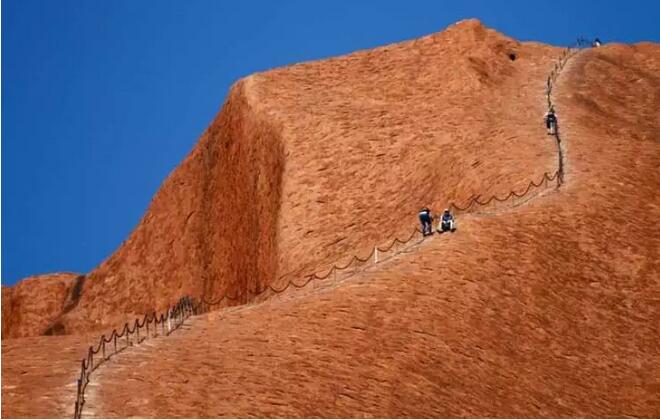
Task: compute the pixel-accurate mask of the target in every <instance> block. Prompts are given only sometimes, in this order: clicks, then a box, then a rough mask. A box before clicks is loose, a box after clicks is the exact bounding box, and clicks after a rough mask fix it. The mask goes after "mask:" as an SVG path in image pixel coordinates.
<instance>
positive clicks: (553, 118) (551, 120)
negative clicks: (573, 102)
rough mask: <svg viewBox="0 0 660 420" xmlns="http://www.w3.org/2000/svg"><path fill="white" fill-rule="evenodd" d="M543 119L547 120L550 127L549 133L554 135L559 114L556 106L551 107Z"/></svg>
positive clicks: (546, 124) (548, 127)
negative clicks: (556, 111) (556, 112)
mask: <svg viewBox="0 0 660 420" xmlns="http://www.w3.org/2000/svg"><path fill="white" fill-rule="evenodd" d="M543 119H544V120H545V126H546V128H547V129H548V134H549V135H554V134H555V133H556V132H557V114H555V107H554V106H551V107H550V109H549V110H548V112H547V113H546V114H545V116H544V117H543Z"/></svg>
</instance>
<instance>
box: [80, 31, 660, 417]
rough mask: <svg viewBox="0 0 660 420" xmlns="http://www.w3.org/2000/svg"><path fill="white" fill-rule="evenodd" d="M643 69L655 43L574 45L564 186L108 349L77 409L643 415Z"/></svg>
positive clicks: (650, 117) (562, 101)
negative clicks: (292, 292)
mask: <svg viewBox="0 0 660 420" xmlns="http://www.w3.org/2000/svg"><path fill="white" fill-rule="evenodd" d="M658 75H660V46H658V45H652V44H639V45H634V46H623V45H609V46H604V47H601V48H598V49H589V50H585V51H581V52H580V53H579V54H578V55H576V56H575V57H574V58H572V59H571V61H570V62H569V64H568V66H567V67H565V68H564V70H563V71H562V74H561V76H560V77H559V80H558V83H557V85H556V86H555V89H554V95H555V98H554V100H555V103H556V105H557V110H558V115H559V118H560V120H559V121H560V130H561V133H562V141H563V147H564V149H565V150H564V152H565V157H566V161H565V164H566V178H565V180H566V183H565V184H564V185H563V186H562V187H561V189H559V190H557V191H553V192H551V193H547V194H545V195H543V196H540V197H538V198H537V199H535V200H533V201H530V202H528V203H526V204H525V205H524V206H519V207H517V208H509V209H507V210H506V211H500V212H498V213H497V214H486V215H484V214H479V213H476V212H475V213H472V214H466V215H463V216H462V217H461V218H460V219H459V223H460V226H459V230H458V231H457V232H455V233H452V234H444V235H442V236H439V235H436V236H434V237H432V238H431V239H427V240H426V241H424V242H423V243H422V244H421V245H419V246H418V248H417V249H415V250H414V252H410V253H408V254H400V255H399V256H398V257H397V258H393V259H390V260H388V261H386V262H383V263H382V264H378V265H376V266H374V267H372V269H370V270H368V271H364V272H362V273H360V274H359V275H356V276H353V277H351V278H350V279H347V280H344V281H343V282H341V283H339V284H335V285H332V283H333V279H332V278H329V279H327V280H323V281H320V282H319V283H320V284H326V286H325V287H326V288H325V289H324V288H321V289H320V290H313V287H309V288H307V289H304V290H303V291H301V292H300V295H297V296H295V297H291V298H289V297H285V298H277V299H271V300H269V301H267V302H264V303H262V304H259V305H245V306H243V307H241V308H236V309H234V310H227V311H222V312H214V313H210V314H207V315H204V316H200V317H196V318H195V319H193V320H192V321H191V323H190V328H189V329H187V330H186V331H183V332H181V334H175V335H173V336H171V337H168V340H163V341H162V342H160V343H159V345H158V347H157V349H154V350H152V351H135V352H132V353H130V354H126V355H125V356H124V357H122V358H121V360H119V361H118V362H117V363H110V364H108V366H107V367H105V369H104V370H103V374H102V377H100V378H97V379H96V384H98V388H99V389H100V390H102V394H101V393H98V394H96V396H95V398H94V399H93V400H92V399H90V405H89V407H88V411H87V413H88V414H89V415H90V416H91V415H94V416H98V417H129V416H134V417H155V418H162V417H184V416H188V417H193V418H209V417H236V418H245V417H258V418H261V417H263V418H280V417H287V418H299V417H300V418H311V417H327V418H343V417H352V418H355V417H365V418H464V417H467V418H472V417H479V418H480V417H492V418H530V417H532V418H583V417H584V418H593V417H596V418H599V417H602V418H611V417H623V416H629V417H636V418H656V417H658V416H659V415H660V394H659V392H658V390H659V389H660V388H659V386H660V382H659V378H660V330H659V328H660V311H659V309H660V305H659V303H660V300H659V298H660V261H659V259H658V255H659V253H658V251H659V248H658V247H659V245H660V241H659V239H660V225H658V223H657V221H658V220H660V203H659V198H658V195H657V191H658V189H659V188H660V171H658V168H659V167H660V137H659V133H660V120H658V110H659V109H660V77H659V76H658ZM543 81H544V78H543V77H541V78H539V79H537V82H538V83H539V84H541V85H542V84H543ZM541 96H542V95H541ZM529 105H531V103H530V104H529ZM517 131H518V126H517V125H512V126H511V127H510V128H509V129H508V130H507V133H516V132H517ZM536 133H537V135H536V136H534V138H535V140H536V141H538V142H539V143H541V142H542V141H543V137H544V136H545V134H544V129H543V127H537V129H536ZM530 134H531V133H530ZM484 147H487V145H484ZM520 167H523V161H521V163H520ZM520 169H522V168H520ZM328 283H329V284H328ZM136 366H139V369H136V368H135V367H136ZM145 389H148V390H149V392H143V390H145ZM171 395H176V396H177V397H176V398H171V397H169V396H171ZM216 396H222V397H221V398H217V397H216Z"/></svg>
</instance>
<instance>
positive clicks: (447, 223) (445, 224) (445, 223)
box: [438, 209, 456, 233]
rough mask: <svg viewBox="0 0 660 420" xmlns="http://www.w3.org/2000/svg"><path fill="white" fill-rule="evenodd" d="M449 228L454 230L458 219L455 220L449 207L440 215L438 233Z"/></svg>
mask: <svg viewBox="0 0 660 420" xmlns="http://www.w3.org/2000/svg"><path fill="white" fill-rule="evenodd" d="M448 230H449V231H452V232H453V231H455V230H456V220H454V215H452V214H451V212H450V211H449V209H445V211H444V212H443V213H442V216H441V217H440V223H438V233H442V232H446V231H448Z"/></svg>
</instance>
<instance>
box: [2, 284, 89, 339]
mask: <svg viewBox="0 0 660 420" xmlns="http://www.w3.org/2000/svg"><path fill="white" fill-rule="evenodd" d="M83 283H84V276H79V275H77V274H74V273H55V274H47V275H42V276H34V277H29V278H27V279H24V280H22V281H21V282H20V283H18V284H17V285H16V286H14V287H4V286H3V287H2V338H3V339H6V338H15V337H27V336H34V335H59V334H62V333H63V332H64V331H63V329H62V328H61V327H60V326H59V325H57V323H56V320H57V319H58V318H59V317H60V316H61V315H62V314H63V313H65V312H68V311H70V310H71V309H73V308H74V307H75V305H76V304H77V302H78V299H79V297H80V292H81V290H82V285H83Z"/></svg>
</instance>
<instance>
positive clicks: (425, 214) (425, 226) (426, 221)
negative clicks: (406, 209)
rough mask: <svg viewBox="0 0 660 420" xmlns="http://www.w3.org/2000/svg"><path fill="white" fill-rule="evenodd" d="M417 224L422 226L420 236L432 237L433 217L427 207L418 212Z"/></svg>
mask: <svg viewBox="0 0 660 420" xmlns="http://www.w3.org/2000/svg"><path fill="white" fill-rule="evenodd" d="M419 222H420V223H421V224H422V236H428V235H433V216H432V215H431V210H429V208H428V207H424V208H423V209H421V210H420V211H419Z"/></svg>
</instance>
